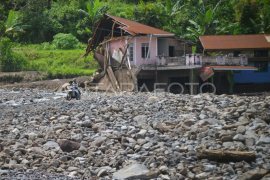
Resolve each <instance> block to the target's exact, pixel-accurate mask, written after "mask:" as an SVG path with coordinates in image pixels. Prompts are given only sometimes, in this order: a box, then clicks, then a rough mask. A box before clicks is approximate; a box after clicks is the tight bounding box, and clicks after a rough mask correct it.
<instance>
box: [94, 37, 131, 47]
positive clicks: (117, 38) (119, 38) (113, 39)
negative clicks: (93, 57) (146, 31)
mask: <svg viewBox="0 0 270 180" xmlns="http://www.w3.org/2000/svg"><path fill="white" fill-rule="evenodd" d="M126 37H130V36H122V37H116V38H112V39H109V40H107V41H103V42H102V43H100V44H99V45H103V44H105V43H107V42H110V41H115V40H121V39H125V38H126Z"/></svg>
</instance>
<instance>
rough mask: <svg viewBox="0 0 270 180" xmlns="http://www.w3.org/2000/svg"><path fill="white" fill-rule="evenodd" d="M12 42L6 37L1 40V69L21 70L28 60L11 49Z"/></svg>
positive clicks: (6, 70)
mask: <svg viewBox="0 0 270 180" xmlns="http://www.w3.org/2000/svg"><path fill="white" fill-rule="evenodd" d="M11 47H12V42H11V41H10V39H9V38H7V37H4V38H2V40H1V41H0V70H1V71H5V72H14V71H20V70H22V69H23V68H24V67H26V65H27V62H26V60H25V59H24V58H23V57H22V56H20V55H19V54H17V53H15V52H13V51H12V50H11Z"/></svg>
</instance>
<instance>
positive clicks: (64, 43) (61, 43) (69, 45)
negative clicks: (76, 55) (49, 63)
mask: <svg viewBox="0 0 270 180" xmlns="http://www.w3.org/2000/svg"><path fill="white" fill-rule="evenodd" d="M52 45H53V48H54V49H76V48H78V47H79V46H80V45H81V44H80V43H79V40H78V39H77V38H76V37H74V36H73V35H72V34H63V33H59V34H57V35H55V36H54V37H53V42H52Z"/></svg>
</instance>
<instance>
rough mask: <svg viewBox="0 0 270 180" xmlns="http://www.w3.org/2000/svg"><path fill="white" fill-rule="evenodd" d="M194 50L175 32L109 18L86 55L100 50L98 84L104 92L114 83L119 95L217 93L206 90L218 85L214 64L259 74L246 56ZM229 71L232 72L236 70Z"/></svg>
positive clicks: (104, 18)
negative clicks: (249, 63)
mask: <svg viewBox="0 0 270 180" xmlns="http://www.w3.org/2000/svg"><path fill="white" fill-rule="evenodd" d="M192 46H195V45H194V44H193V43H192V42H190V41H187V40H183V39H180V38H177V37H175V36H174V34H172V33H169V32H166V31H163V30H160V29H156V28H153V27H150V26H146V25H143V24H140V23H137V22H133V21H130V20H127V19H123V18H120V17H116V16H112V15H109V14H103V16H102V17H101V19H100V20H99V22H98V24H97V27H96V29H95V31H94V33H93V36H92V38H90V39H89V44H88V47H87V50H86V52H85V54H83V55H82V57H86V56H87V55H88V54H89V52H91V51H93V52H94V57H95V59H96V60H97V61H98V63H99V65H100V68H101V69H100V70H99V72H98V73H94V78H93V82H94V83H98V84H99V85H98V88H99V90H108V85H109V88H112V89H113V90H114V91H136V90H139V91H153V90H156V89H160V90H163V91H169V92H172V93H190V94H197V93H199V92H200V90H204V91H210V90H212V89H211V87H209V85H207V86H204V88H200V87H201V85H202V84H204V83H205V82H207V81H211V79H212V82H214V78H213V77H214V76H213V74H214V73H216V72H217V71H216V72H213V70H214V71H215V68H216V67H213V66H217V67H218V66H224V67H225V66H235V67H236V66H237V67H238V68H239V67H241V68H244V69H248V70H250V69H252V70H256V68H254V67H250V66H248V57H246V56H245V55H243V56H241V57H236V58H233V59H232V58H230V57H225V56H220V55H219V56H217V57H212V56H202V55H200V54H191V53H192ZM82 57H81V58H82ZM224 67H223V68H224ZM216 70H218V71H219V69H216ZM226 70H227V69H226ZM235 70H238V69H237V68H235ZM228 71H230V73H231V69H228ZM226 73H227V79H229V80H230V82H229V84H228V89H227V90H225V92H226V91H228V92H231V90H232V86H233V83H232V81H231V79H232V76H231V75H230V73H228V72H226ZM200 76H201V77H200ZM215 76H216V75H215ZM221 81H222V79H221ZM217 83H218V84H220V83H219V81H218V80H216V81H215V85H216V84H217ZM220 87H221V88H220ZM226 88H227V84H226ZM226 88H225V89H226ZM208 89H210V90H208ZM222 89H224V88H223V86H222V85H221V86H219V87H218V88H217V92H218V93H223V91H222Z"/></svg>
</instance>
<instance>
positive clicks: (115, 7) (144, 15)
mask: <svg viewBox="0 0 270 180" xmlns="http://www.w3.org/2000/svg"><path fill="white" fill-rule="evenodd" d="M269 8H270V0H218V1H217V0H118V1H115V0H53V1H52V0H46V1H44V0H35V1H33V0H16V1H14V0H2V1H1V4H0V11H1V14H0V35H3V34H5V35H6V36H7V37H8V38H9V39H10V40H11V41H12V42H16V43H17V44H24V46H22V47H15V48H14V50H16V52H18V53H19V54H21V55H22V57H23V58H24V59H26V60H27V62H28V63H27V65H26V66H25V65H23V64H21V65H19V66H17V64H18V63H15V64H14V65H16V67H14V68H10V67H9V68H7V69H8V70H9V71H13V70H19V69H24V70H40V69H42V70H46V71H47V72H49V74H50V75H51V76H53V77H58V76H59V77H60V76H62V77H64V76H65V77H66V76H73V75H86V74H91V73H92V71H93V70H94V68H96V66H93V64H94V61H93V58H92V57H90V56H91V55H89V56H88V58H91V60H90V59H88V58H87V59H82V60H81V61H80V63H78V64H76V63H75V61H76V60H77V59H78V58H79V57H80V56H81V55H82V54H83V53H84V50H83V49H82V48H81V46H82V44H86V43H88V40H89V38H90V37H91V35H92V33H93V30H94V28H95V26H96V23H97V22H98V20H99V18H100V17H101V15H102V13H107V14H111V15H115V16H119V17H122V18H126V19H130V20H133V21H136V22H139V23H143V24H146V25H149V26H153V27H156V28H159V29H163V30H166V31H169V32H172V33H174V34H175V35H176V36H178V37H181V38H185V39H188V40H192V41H194V42H197V41H198V36H199V35H214V34H257V33H270V11H269ZM11 10H12V11H11ZM7 22H10V23H8V26H7ZM25 24H27V25H29V26H30V27H31V28H27V29H26V30H24V28H26V27H29V26H22V25H25ZM7 27H9V28H11V29H10V31H9V32H24V31H26V32H25V33H6V32H7ZM32 44H39V45H32ZM13 47H14V46H13ZM29 47H31V48H30V49H29ZM18 48H19V49H18ZM25 48H26V49H27V51H25V52H24V51H23V50H22V49H25ZM74 48H77V49H79V50H64V49H74ZM56 49H58V50H56ZM59 49H61V50H59ZM31 53H32V54H34V55H33V56H31V55H29V54H31ZM61 53H62V54H61ZM10 54H12V56H9V58H11V57H15V56H16V57H17V59H20V58H21V57H19V56H18V55H17V54H16V53H14V52H12V51H11V53H10ZM28 55H29V56H28ZM1 56H3V55H1ZM35 56H37V57H36V58H35ZM6 57H7V56H6ZM15 59H16V58H15ZM2 61H3V60H2ZM7 61H8V60H6V62H7ZM13 61H14V62H19V61H15V60H13ZM86 66H88V67H86ZM4 69H5V68H4ZM2 70H3V63H2Z"/></svg>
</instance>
